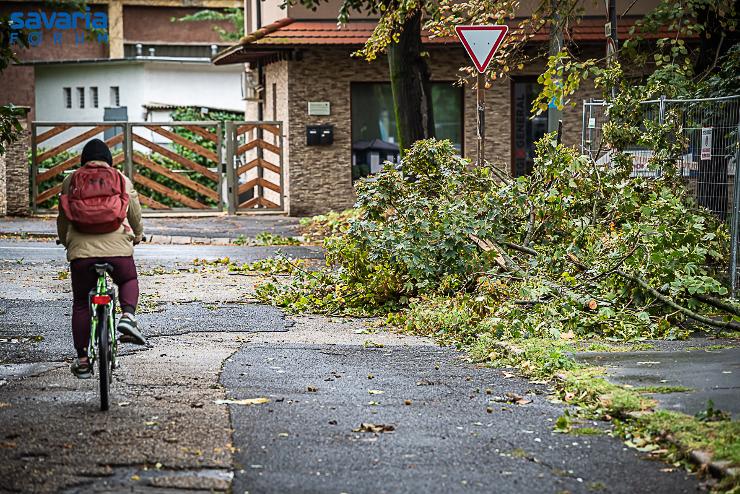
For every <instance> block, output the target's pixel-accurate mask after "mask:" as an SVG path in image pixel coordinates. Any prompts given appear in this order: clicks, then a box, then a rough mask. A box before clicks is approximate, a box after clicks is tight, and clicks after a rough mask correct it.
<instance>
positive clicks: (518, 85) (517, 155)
mask: <svg viewBox="0 0 740 494" xmlns="http://www.w3.org/2000/svg"><path fill="white" fill-rule="evenodd" d="M511 87H512V89H511V90H512V93H513V94H512V99H513V100H514V111H513V114H512V132H511V136H512V141H513V142H512V146H511V152H512V163H513V170H512V174H513V175H514V176H515V177H520V176H522V175H526V174H528V173H530V172H531V171H532V167H533V166H534V143H535V142H537V141H538V140H539V139H541V138H542V136H544V135H545V133H546V132H547V113H541V114H539V115H537V116H536V117H534V118H530V116H531V114H530V111H531V109H532V101H533V100H534V98H536V97H537V94H538V93H539V92H540V89H541V86H540V85H539V84H538V83H537V82H535V81H533V80H531V81H527V80H523V81H516V80H515V81H514V82H513V83H512V86H511Z"/></svg>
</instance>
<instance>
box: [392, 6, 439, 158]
mask: <svg viewBox="0 0 740 494" xmlns="http://www.w3.org/2000/svg"><path fill="white" fill-rule="evenodd" d="M421 50H422V45H421V10H417V11H416V13H414V14H412V15H411V16H410V17H408V18H407V19H406V22H405V23H404V25H403V31H402V32H401V34H400V36H399V37H398V42H397V43H391V45H390V47H389V49H388V68H389V69H390V76H391V88H392V89H393V106H394V108H395V113H396V128H397V130H398V141H399V142H398V145H399V147H400V148H401V153H403V152H404V150H406V149H408V148H409V147H411V145H412V144H413V143H414V142H416V141H418V140H419V139H425V138H427V137H434V116H433V113H432V91H431V89H432V88H431V83H430V82H429V67H428V66H427V62H426V60H425V59H424V58H423V57H422V56H421Z"/></svg>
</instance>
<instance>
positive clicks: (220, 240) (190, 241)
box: [0, 231, 305, 247]
mask: <svg viewBox="0 0 740 494" xmlns="http://www.w3.org/2000/svg"><path fill="white" fill-rule="evenodd" d="M0 236H7V237H13V238H19V239H21V240H29V239H37V240H55V239H56V238H57V236H56V235H55V234H52V233H41V232H2V231H0ZM294 238H301V237H294ZM249 240H254V239H249V238H247V239H245V238H244V237H238V238H229V237H193V236H187V235H160V234H152V235H147V240H146V243H148V244H162V245H220V246H226V245H237V246H241V245H250V244H249ZM300 245H305V244H300ZM273 247H280V245H274V246H273Z"/></svg>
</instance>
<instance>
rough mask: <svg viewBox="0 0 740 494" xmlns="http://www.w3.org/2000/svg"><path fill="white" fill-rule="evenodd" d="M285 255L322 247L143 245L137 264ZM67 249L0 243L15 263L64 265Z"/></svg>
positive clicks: (313, 253) (1, 253) (0, 254)
mask: <svg viewBox="0 0 740 494" xmlns="http://www.w3.org/2000/svg"><path fill="white" fill-rule="evenodd" d="M278 251H280V252H283V253H284V254H285V255H288V256H292V257H302V258H307V259H321V258H322V257H323V253H322V251H321V248H319V247H303V246H295V245H285V246H275V247H272V246H268V247H247V246H242V247H240V246H218V245H157V244H146V243H144V244H140V245H138V246H137V247H136V253H135V257H136V260H137V261H143V262H150V263H158V264H161V265H168V264H172V263H175V262H189V261H192V260H193V259H194V258H196V257H198V258H201V259H217V258H221V257H230V258H231V259H233V260H235V261H238V262H253V261H256V260H258V259H264V258H266V257H270V256H272V255H274V254H275V253H277V252H278ZM65 259H66V258H65V251H64V248H63V247H61V246H59V245H55V244H54V242H27V241H22V240H0V260H6V261H12V260H18V261H20V260H23V261H37V262H40V261H64V260H65Z"/></svg>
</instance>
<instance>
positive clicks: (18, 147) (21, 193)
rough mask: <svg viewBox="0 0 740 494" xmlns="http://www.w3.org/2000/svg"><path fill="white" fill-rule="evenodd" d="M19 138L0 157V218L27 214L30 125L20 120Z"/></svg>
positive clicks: (25, 119)
mask: <svg viewBox="0 0 740 494" xmlns="http://www.w3.org/2000/svg"><path fill="white" fill-rule="evenodd" d="M21 124H22V125H23V131H22V132H21V136H20V138H19V139H18V140H17V141H15V142H13V143H12V144H9V145H8V146H7V148H6V151H5V154H3V155H0V216H6V215H27V214H29V199H28V189H29V188H28V185H29V176H28V150H29V149H30V145H31V134H30V125H29V123H28V119H27V118H22V119H21Z"/></svg>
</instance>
